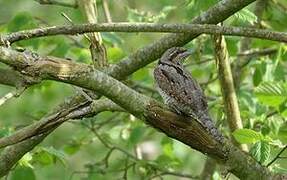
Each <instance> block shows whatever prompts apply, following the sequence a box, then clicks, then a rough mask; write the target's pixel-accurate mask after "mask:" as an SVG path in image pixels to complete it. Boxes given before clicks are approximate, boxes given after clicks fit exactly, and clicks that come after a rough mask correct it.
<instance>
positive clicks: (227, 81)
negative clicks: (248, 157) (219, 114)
mask: <svg viewBox="0 0 287 180" xmlns="http://www.w3.org/2000/svg"><path fill="white" fill-rule="evenodd" d="M214 44H215V60H216V63H217V64H218V75H219V82H220V86H221V92H222V96H223V102H224V107H225V113H226V117H227V118H226V119H227V123H228V126H229V129H230V131H231V133H232V132H233V131H235V130H237V129H242V128H243V124H242V120H241V117H240V111H239V105H238V101H237V96H236V92H235V88H234V84H233V77H232V73H231V66H230V62H229V57H228V51H227V47H226V42H225V39H224V37H223V36H214ZM232 139H233V142H234V143H235V144H236V145H238V146H239V147H241V149H242V150H244V151H248V147H247V145H246V144H245V145H243V144H242V145H240V144H238V143H237V142H236V140H235V139H234V138H233V137H232Z"/></svg>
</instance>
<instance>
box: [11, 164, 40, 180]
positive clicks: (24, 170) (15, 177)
mask: <svg viewBox="0 0 287 180" xmlns="http://www.w3.org/2000/svg"><path fill="white" fill-rule="evenodd" d="M19 179H25V180H35V179H36V176H35V174H34V171H33V169H31V168H28V167H19V168H16V169H15V170H14V171H12V173H11V180H19Z"/></svg>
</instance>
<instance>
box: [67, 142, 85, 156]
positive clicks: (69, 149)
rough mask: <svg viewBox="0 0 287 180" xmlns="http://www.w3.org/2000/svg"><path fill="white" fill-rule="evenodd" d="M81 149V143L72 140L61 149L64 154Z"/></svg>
mask: <svg viewBox="0 0 287 180" xmlns="http://www.w3.org/2000/svg"><path fill="white" fill-rule="evenodd" d="M80 149H81V144H80V143H77V142H72V143H70V144H67V145H65V146H64V148H63V150H64V152H65V153H66V154H69V155H73V154H75V153H77V152H78V151H79V150H80Z"/></svg>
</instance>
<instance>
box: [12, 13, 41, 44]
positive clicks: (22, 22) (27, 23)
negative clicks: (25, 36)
mask: <svg viewBox="0 0 287 180" xmlns="http://www.w3.org/2000/svg"><path fill="white" fill-rule="evenodd" d="M36 27H37V23H36V22H35V21H34V18H33V17H32V16H31V15H30V13H28V12H20V13H18V14H17V15H16V16H15V17H13V19H12V20H11V21H10V22H9V23H8V26H7V30H8V31H9V32H15V31H20V30H27V29H32V28H36ZM17 44H18V45H20V46H26V47H27V46H32V47H33V48H34V49H35V50H36V49H37V48H38V47H39V45H40V40H39V39H30V40H28V41H21V42H17Z"/></svg>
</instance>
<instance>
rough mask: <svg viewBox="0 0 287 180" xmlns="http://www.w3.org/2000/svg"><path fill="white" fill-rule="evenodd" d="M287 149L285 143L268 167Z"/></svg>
mask: <svg viewBox="0 0 287 180" xmlns="http://www.w3.org/2000/svg"><path fill="white" fill-rule="evenodd" d="M286 149H287V145H285V147H284V148H282V149H281V151H280V152H279V153H278V154H277V155H276V156H275V158H274V159H272V161H270V162H269V163H268V164H267V165H266V167H269V166H270V165H271V164H273V163H274V162H275V161H276V160H277V159H278V158H280V155H281V154H282V153H283V152H284V151H285V150H286Z"/></svg>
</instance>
